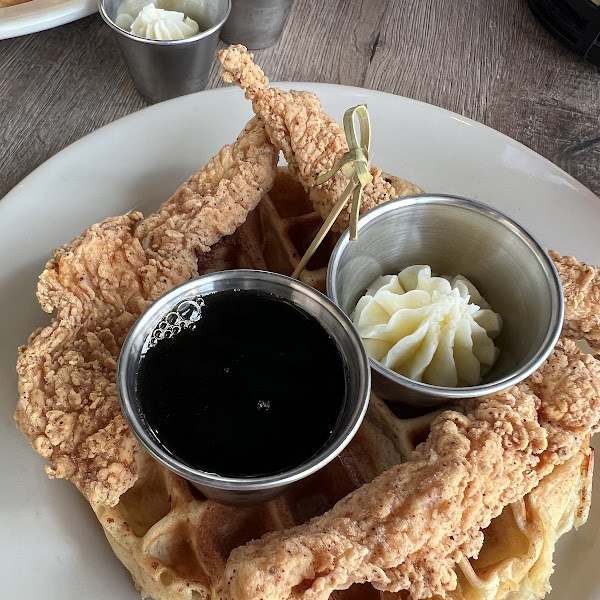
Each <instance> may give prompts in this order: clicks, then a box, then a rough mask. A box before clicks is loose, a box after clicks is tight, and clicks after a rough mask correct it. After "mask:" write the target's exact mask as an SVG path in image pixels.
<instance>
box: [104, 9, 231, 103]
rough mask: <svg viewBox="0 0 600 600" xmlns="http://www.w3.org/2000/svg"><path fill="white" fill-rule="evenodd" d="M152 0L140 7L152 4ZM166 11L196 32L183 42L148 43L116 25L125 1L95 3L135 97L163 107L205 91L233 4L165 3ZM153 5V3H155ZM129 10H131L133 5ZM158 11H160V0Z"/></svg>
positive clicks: (150, 41) (157, 41)
mask: <svg viewBox="0 0 600 600" xmlns="http://www.w3.org/2000/svg"><path fill="white" fill-rule="evenodd" d="M151 2H152V0H147V2H143V1H142V0H140V2H139V3H137V2H136V3H135V6H136V7H137V6H138V4H139V6H140V7H141V6H142V5H146V4H150V3H151ZM164 2H165V4H164V6H165V7H167V6H168V8H169V10H178V11H180V12H183V13H184V14H185V16H186V17H190V18H192V19H193V20H195V21H196V22H197V23H198V24H199V26H200V32H199V33H197V34H196V35H194V36H192V37H189V38H186V39H182V40H148V39H145V38H141V37H138V36H136V35H134V34H132V33H130V32H128V31H125V30H124V29H122V28H121V27H119V26H118V25H117V18H118V16H119V10H120V8H121V6H122V5H123V0H98V9H99V12H100V15H101V16H102V18H103V19H104V21H105V22H106V23H107V25H108V26H109V27H110V28H111V29H112V30H113V31H114V32H115V36H116V40H117V43H118V45H119V48H120V50H121V54H122V55H123V58H124V60H125V62H126V64H127V68H128V69H129V73H130V75H131V78H132V79H133V82H134V84H135V87H136V88H137V90H138V92H139V93H140V94H141V95H142V96H144V98H146V99H147V100H148V101H149V102H162V101H163V100H169V99H171V98H175V97H177V96H183V95H185V94H189V93H192V92H198V91H200V90H203V89H204V88H205V87H206V83H207V81H208V75H209V73H210V69H211V67H212V65H213V64H214V59H215V53H216V48H217V44H218V41H219V33H220V31H221V28H222V27H223V24H224V23H225V21H226V20H227V18H228V17H229V13H230V11H231V0H169V1H168V2H167V0H164ZM154 4H157V0H154ZM132 6H133V5H132ZM158 6H159V7H160V6H163V4H161V3H160V0H158Z"/></svg>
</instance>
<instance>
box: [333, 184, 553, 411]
mask: <svg viewBox="0 0 600 600" xmlns="http://www.w3.org/2000/svg"><path fill="white" fill-rule="evenodd" d="M417 264H418V265H430V266H431V268H432V271H433V272H435V273H436V274H439V275H452V276H453V275H457V274H461V275H463V276H465V277H466V278H467V279H469V280H470V281H471V282H473V284H474V285H475V287H476V288H477V289H478V291H479V292H480V293H481V295H482V296H483V298H485V300H487V302H488V303H489V304H490V305H491V307H492V309H493V310H494V311H495V312H497V313H499V314H500V316H501V317H502V319H503V327H502V331H501V333H500V335H499V337H498V338H496V340H495V343H496V345H497V346H498V347H499V348H500V351H501V353H500V358H499V360H498V362H497V363H496V364H495V365H494V367H493V368H492V369H491V371H490V372H489V373H488V374H487V375H486V377H485V378H484V380H483V382H482V383H481V384H480V385H477V386H472V387H441V386H434V385H428V384H425V383H420V382H417V381H412V380H410V379H407V378H406V377H403V376H402V375H399V374H397V373H395V372H394V371H392V370H390V369H387V368H386V367H384V366H382V365H381V364H380V363H378V362H377V361H376V360H374V359H372V358H370V359H369V361H370V363H371V373H372V377H373V391H374V392H376V393H377V394H379V395H380V396H381V397H383V398H384V399H386V400H389V401H397V402H405V403H409V404H419V405H423V406H432V405H436V404H441V403H443V402H446V401H452V400H456V399H459V398H466V397H469V398H473V397H476V396H483V395H486V394H491V393H493V392H497V391H499V390H502V389H505V388H508V387H510V386H512V385H514V384H516V383H518V382H519V381H521V380H523V379H524V378H525V377H527V376H528V375H530V374H531V373H533V371H535V370H536V369H537V368H538V367H539V366H540V365H541V364H542V362H543V361H544V360H545V359H546V358H547V357H548V355H549V354H550V352H551V351H552V349H553V348H554V346H555V344H556V342H557V340H558V337H559V335H560V331H561V328H562V323H563V316H564V303H563V294H562V286H561V282H560V278H559V277H558V274H557V272H556V269H555V267H554V264H553V263H552V260H551V259H550V257H549V256H548V254H547V253H546V252H545V250H544V249H543V248H542V247H541V246H540V244H539V243H538V242H537V241H536V239H535V238H534V237H533V236H532V235H531V234H530V233H529V232H528V231H526V230H525V229H524V228H523V227H521V226H520V225H519V224H517V223H516V222H515V221H513V220H512V219H510V218H509V217H507V216H506V215H504V214H502V213H501V212H499V211H497V210H495V209H493V208H491V207H490V206H487V205H485V204H482V203H480V202H476V201H474V200H469V199H467V198H461V197H457V196H449V195H423V196H413V197H409V198H399V199H397V200H392V201H390V202H386V203H385V204H382V205H380V206H378V207H376V208H374V209H372V210H370V211H369V212H367V213H366V214H365V215H364V216H362V217H361V219H360V221H359V230H358V240H356V241H354V242H352V241H350V239H349V233H348V232H346V233H344V234H343V235H342V237H341V238H340V240H339V241H338V243H337V245H336V247H335V248H334V250H333V253H332V255H331V259H330V262H329V268H328V273H327V294H328V295H329V297H330V298H331V299H332V300H333V301H334V302H335V303H336V304H337V305H338V306H340V307H341V309H342V310H343V311H344V312H345V313H346V314H348V315H349V314H351V313H352V311H353V310H354V307H355V306H356V303H357V301H358V299H359V298H360V297H361V296H362V295H363V294H364V292H365V291H366V289H367V288H368V287H369V286H370V285H371V284H372V283H373V281H375V280H376V279H377V278H378V277H379V276H381V275H393V274H397V273H398V272H399V271H401V270H402V269H403V268H405V267H408V266H410V265H417Z"/></svg>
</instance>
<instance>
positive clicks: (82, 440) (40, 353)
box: [15, 118, 278, 506]
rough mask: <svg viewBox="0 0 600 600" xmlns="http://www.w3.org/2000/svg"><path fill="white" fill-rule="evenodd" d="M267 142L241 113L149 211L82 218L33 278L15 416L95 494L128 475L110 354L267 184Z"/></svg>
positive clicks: (125, 481)
mask: <svg viewBox="0 0 600 600" xmlns="http://www.w3.org/2000/svg"><path fill="white" fill-rule="evenodd" d="M277 158H278V150H277V149H275V148H274V147H273V145H272V144H271V143H270V141H269V138H268V136H267V135H266V133H265V130H264V125H263V124H262V122H261V121H259V120H258V119H256V118H255V119H253V120H252V121H251V122H250V123H249V124H248V126H247V127H246V129H245V130H244V131H243V132H242V133H241V135H240V137H239V138H238V140H237V141H236V142H235V143H234V144H233V145H232V146H225V147H224V148H223V149H222V150H221V151H220V152H219V154H218V155H217V156H216V157H214V158H213V159H212V160H211V161H210V162H209V163H208V164H207V165H206V167H205V168H204V169H202V170H201V171H200V172H199V173H197V174H196V175H193V176H192V177H191V178H190V179H189V180H188V181H187V182H186V183H184V184H183V185H182V186H181V187H180V188H179V190H177V192H176V193H175V194H174V196H173V197H172V198H171V199H170V200H169V201H168V202H166V203H165V204H164V205H163V206H162V207H161V208H160V209H159V211H158V212H157V213H156V214H154V215H150V216H149V217H148V218H146V219H144V220H142V215H141V214H140V213H137V212H136V213H132V214H130V215H125V216H121V217H115V218H111V219H107V220H106V221H104V222H103V223H100V224H98V225H93V226H92V227H90V228H89V229H88V230H87V231H85V232H84V233H83V234H81V235H80V236H79V237H77V238H76V239H75V240H73V241H72V242H71V243H69V244H67V245H65V246H63V247H62V248H60V249H58V250H56V251H55V253H54V258H53V259H52V260H50V261H49V262H48V264H47V265H46V270H45V271H44V272H43V273H42V275H41V276H40V280H39V284H38V292H37V295H38V299H39V302H40V304H41V306H42V308H43V309H44V310H45V311H46V312H53V311H54V310H56V317H55V318H54V319H53V321H52V323H51V325H50V326H48V327H45V328H44V329H40V330H38V331H35V332H34V333H33V334H32V335H31V337H30V338H29V340H28V343H27V345H26V346H23V347H22V348H20V349H19V358H18V361H17V373H18V376H19V393H20V399H19V402H18V405H17V409H16V413H15V419H16V422H17V425H18V427H19V428H20V429H21V431H22V432H23V433H24V434H25V435H26V436H27V438H28V439H29V440H30V441H31V443H32V445H33V447H34V448H35V449H36V450H37V451H38V452H39V453H40V454H41V455H42V456H44V457H45V458H46V459H48V461H49V463H50V466H48V467H46V471H47V473H48V475H49V476H51V477H66V478H69V479H71V480H72V481H73V482H74V483H75V485H76V486H77V487H78V488H79V489H80V491H81V492H82V493H83V494H84V495H85V496H86V498H87V499H88V500H89V501H90V502H92V503H95V504H98V503H104V504H108V505H111V506H112V505H114V504H116V503H117V502H118V500H119V497H120V496H121V494H122V493H123V492H125V491H126V490H127V489H128V488H129V487H131V486H132V485H133V483H134V482H135V480H136V466H135V457H136V451H137V443H136V441H135V439H134V437H133V435H132V434H131V432H130V431H129V429H128V427H127V426H126V424H125V421H124V418H123V416H122V414H121V411H120V408H119V403H118V398H117V387H116V367H117V358H118V356H119V352H120V349H121V345H122V344H123V341H124V339H125V336H126V335H127V332H128V331H129V329H130V328H131V326H132V325H133V323H134V321H135V320H136V318H137V317H138V316H139V315H140V313H141V312H142V311H143V310H144V309H145V308H146V307H147V306H148V304H149V303H150V302H152V301H153V300H154V299H156V298H157V297H158V296H160V295H161V294H162V293H164V292H166V291H167V290H169V289H171V288H172V287H174V286H175V285H177V284H179V283H182V282H184V281H186V280H188V279H190V278H191V277H194V276H196V275H197V274H198V271H197V268H198V267H197V263H198V259H197V257H198V254H199V253H203V252H206V251H207V250H208V249H209V248H210V247H211V246H212V245H213V244H214V243H216V242H217V241H218V240H219V239H220V238H221V237H222V236H224V235H228V234H230V233H233V232H234V231H235V229H236V228H237V227H238V226H239V225H241V224H242V223H243V222H244V221H245V219H246V215H247V214H248V213H249V212H250V211H251V210H252V209H253V208H254V207H255V206H256V205H257V204H258V202H259V200H260V199H261V197H262V196H263V195H264V194H265V193H266V192H267V191H268V190H269V188H270V187H271V185H272V184H273V181H274V178H275V174H276V165H277Z"/></svg>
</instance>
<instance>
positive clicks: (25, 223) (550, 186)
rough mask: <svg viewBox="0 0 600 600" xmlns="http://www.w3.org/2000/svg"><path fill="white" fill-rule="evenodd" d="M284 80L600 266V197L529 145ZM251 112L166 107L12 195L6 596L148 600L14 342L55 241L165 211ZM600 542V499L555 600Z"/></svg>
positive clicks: (6, 249)
mask: <svg viewBox="0 0 600 600" xmlns="http://www.w3.org/2000/svg"><path fill="white" fill-rule="evenodd" d="M282 87H293V88H296V89H309V90H313V91H315V92H316V93H317V94H318V95H319V97H320V98H321V99H322V101H323V104H324V107H325V109H326V110H328V111H329V112H330V113H331V114H332V115H333V116H334V117H335V118H337V119H338V120H341V118H342V116H343V113H344V110H345V109H346V108H348V107H350V106H353V105H356V104H359V103H362V102H367V103H368V106H369V111H370V114H371V120H372V124H373V136H372V139H373V143H372V148H373V162H374V163H375V164H377V165H378V166H380V167H382V168H383V169H384V170H386V171H388V172H390V173H393V174H397V175H400V176H402V177H405V178H406V179H409V180H411V181H414V182H415V183H418V184H419V185H421V187H423V188H424V189H426V190H428V191H430V192H445V193H452V194H459V195H464V196H469V197H472V198H476V199H478V200H480V201H483V202H486V203H489V204H491V205H493V206H495V207H497V208H499V209H501V210H503V211H504V212H506V213H508V214H509V215H510V216H512V217H513V218H515V219H516V220H518V221H519V222H520V223H522V224H523V225H525V226H526V227H527V228H529V229H530V231H531V232H532V233H533V234H534V235H535V236H537V237H538V239H539V240H540V241H541V242H542V243H543V244H544V245H545V246H546V247H552V248H555V249H557V250H559V251H560V252H563V253H566V254H574V255H576V256H577V257H578V258H580V259H582V260H586V261H588V262H591V263H593V264H600V242H599V241H598V233H597V232H598V226H599V225H600V199H599V198H597V197H596V196H595V195H594V194H592V193H591V192H590V191H589V190H587V189H586V188H584V187H583V186H582V185H581V184H579V183H578V182H577V181H575V180H574V179H573V178H572V177H570V176H569V175H567V174H565V173H564V172H562V171H561V170H560V169H558V168H557V167H556V166H554V165H553V164H551V163H550V162H548V161H547V160H545V159H544V158H541V157H540V156H538V155H537V154H535V153H533V152H532V151H531V150H528V149H527V148H525V147H524V146H522V145H521V144H519V143H517V142H515V141H513V140H511V139H509V138H507V137H505V136H504V135H501V134H500V133H498V132H496V131H493V130H492V129H489V128H487V127H484V126H483V125H480V124H478V123H475V122H473V121H470V120H469V119H466V118H464V117H461V116H459V115H455V114H453V113H450V112H447V111H444V110H441V109H439V108H436V107H433V106H430V105H426V104H423V103H420V102H416V101H413V100H408V99H406V98H401V97H398V96H393V95H389V94H384V93H379V92H374V91H369V90H363V89H357V88H348V87H341V86H334V85H324V84H306V83H301V84H286V85H285V86H282ZM250 116H251V110H250V105H249V103H248V102H247V101H246V100H244V98H243V94H242V92H241V91H240V90H238V89H234V88H227V89H219V90H212V91H208V92H201V93H198V94H194V95H190V96H185V97H183V98H178V99H176V100H172V101H169V102H165V103H162V104H156V105H154V106H151V107H149V108H145V109H144V110H141V111H139V112H137V113H135V114H132V115H130V116H128V117H125V118H123V119H121V120H119V121H117V122H115V123H112V124H110V125H107V126H106V127H103V128H102V129H100V130H98V131H96V132H94V133H92V134H90V135H88V136H87V137H85V138H83V139H82V140H80V141H78V142H77V143H75V144H73V145H72V146H70V147H69V148H67V149H65V150H63V151H62V152H60V153H59V154H57V155H56V156H55V157H53V158H52V159H51V160H49V161H48V162H46V163H45V164H43V165H42V166H41V167H39V168H38V169H36V170H35V171H34V172H33V173H32V174H31V175H29V177H27V178H26V179H25V180H24V181H23V182H22V183H21V184H19V185H18V186H17V187H16V188H15V189H13V190H12V191H11V192H10V193H9V194H8V195H7V196H6V197H5V198H4V199H3V200H2V201H0V315H1V317H2V323H3V325H2V336H1V338H0V339H1V341H0V390H1V392H2V396H1V397H2V402H1V404H0V408H1V414H0V472H1V473H2V490H3V493H2V494H0V564H2V569H3V573H4V577H3V581H2V591H3V593H2V596H3V597H6V598H19V599H20V600H38V599H39V598H45V599H47V600H52V599H54V598H57V599H59V598H60V600H80V599H81V598H85V599H86V600H100V599H103V600H104V599H105V598H118V599H119V600H137V599H138V598H139V595H138V594H137V592H136V591H135V589H134V587H133V584H132V582H131V579H130V577H129V575H128V573H127V572H126V571H125V569H124V568H123V567H122V566H121V565H120V563H119V561H118V560H117V559H116V558H115V557H114V555H113V554H112V551H111V550H110V548H109V546H108V543H107V542H106V540H105V539H104V536H103V533H102V530H101V528H100V526H99V525H98V524H97V522H96V519H95V517H94V515H93V513H92V511H91V509H90V508H89V507H88V505H87V503H86V501H85V500H84V499H83V497H82V496H81V495H80V494H79V493H78V492H77V491H76V489H75V487H74V486H73V485H72V484H71V483H69V482H66V481H50V480H48V479H46V476H45V475H44V473H43V464H44V461H43V460H42V459H41V458H40V457H39V456H38V455H37V454H35V452H34V451H33V450H32V449H31V448H30V447H29V444H28V443H27V442H26V440H25V439H24V438H23V436H22V435H21V434H20V433H19V432H18V431H17V430H16V428H15V426H14V423H13V418H12V414H13V411H14V407H15V402H16V399H17V391H16V389H17V380H16V376H15V370H14V365H15V361H16V354H17V351H16V349H17V346H18V345H19V344H22V343H24V342H25V340H26V338H27V336H28V334H29V333H30V332H31V331H32V330H33V329H34V328H36V327H37V326H39V325H41V324H44V323H47V322H48V319H49V317H48V315H45V314H44V313H42V311H41V309H40V308H39V306H38V304H37V302H36V299H35V286H36V281H37V276H38V274H39V273H40V272H41V271H42V269H43V266H44V263H45V262H46V261H47V260H48V258H49V257H50V250H51V249H52V248H54V247H57V246H59V245H61V244H63V243H65V242H67V241H69V240H70V239H71V238H73V237H74V236H75V235H76V234H78V233H79V232H81V231H82V230H84V229H85V228H86V227H87V226H89V225H90V224H92V223H94V222H97V221H100V220H102V219H103V218H105V217H107V216H110V215H115V214H121V213H124V212H126V211H128V210H130V209H132V208H134V207H135V208H140V209H142V210H143V211H145V212H147V211H149V210H151V209H154V208H156V207H157V206H158V205H159V204H160V203H161V202H162V201H164V200H166V199H167V198H168V197H169V196H170V195H171V194H172V192H173V191H174V190H175V189H176V188H177V186H178V185H179V184H180V183H181V182H182V181H184V180H185V178H186V177H187V176H189V175H190V174H191V173H193V172H194V171H196V170H198V169H199V168H200V167H201V166H202V165H204V164H205V163H206V162H207V161H208V159H209V158H210V157H211V156H212V155H213V154H215V153H216V152H217V151H218V150H219V148H220V147H221V146H222V145H223V144H225V143H229V142H232V141H233V140H234V139H235V137H236V136H237V135H238V133H239V132H240V130H241V129H242V127H243V125H244V124H245V122H246V120H247V119H249V118H250ZM597 463H600V461H597ZM598 493H600V492H598ZM599 499H600V496H599ZM599 541H600V502H599V501H598V499H596V500H595V503H594V505H593V506H592V514H591V516H590V519H589V521H588V523H587V524H586V525H585V527H583V528H581V529H580V531H578V532H577V533H575V532H571V533H569V534H567V535H566V536H565V537H564V538H563V539H562V540H561V542H560V544H559V549H558V551H557V556H556V562H557V563H558V566H557V568H556V573H555V574H554V576H553V578H552V584H553V585H554V588H555V590H554V592H553V593H552V594H551V595H550V598H551V600H558V599H561V598H562V599H564V600H566V599H567V598H578V600H588V599H592V598H600V573H599V572H598V568H597V564H596V562H597V559H596V557H597V556H598V550H599V548H598V546H599Z"/></svg>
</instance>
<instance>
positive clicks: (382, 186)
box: [219, 45, 423, 231]
mask: <svg viewBox="0 0 600 600" xmlns="http://www.w3.org/2000/svg"><path fill="white" fill-rule="evenodd" d="M219 60H220V61H221V64H222V65H223V70H222V71H221V78H222V79H223V81H225V82H228V83H236V84H237V85H239V86H240V87H241V88H243V89H244V90H245V91H246V93H245V95H246V98H248V99H249V100H251V101H252V107H253V110H254V112H255V114H256V115H258V116H259V117H260V118H261V119H262V120H263V121H264V123H265V125H266V128H267V133H268V134H269V137H270V138H271V141H272V142H273V144H274V145H275V146H277V148H279V149H280V150H281V151H282V152H283V155H284V156H285V159H286V160H287V163H288V166H289V169H290V172H291V173H292V175H293V176H294V177H295V178H296V179H297V180H298V181H299V182H300V183H301V184H302V185H303V186H304V189H305V190H306V191H308V192H310V199H311V201H312V203H313V206H314V207H315V210H317V212H318V213H319V214H320V215H321V217H322V218H323V220H325V218H326V217H327V216H328V215H329V213H330V212H331V209H332V208H333V206H334V205H335V203H336V202H337V200H338V199H339V197H340V196H341V195H342V193H343V191H344V189H345V188H346V186H347V185H348V179H347V178H346V177H345V176H344V175H343V174H342V173H341V172H340V171H338V172H337V173H336V174H335V175H334V176H333V177H332V178H331V179H330V180H329V181H327V182H325V183H324V184H322V185H317V183H316V182H317V178H318V177H319V175H321V174H323V173H326V172H327V171H329V170H330V169H331V168H332V167H333V166H334V165H335V164H337V163H338V161H339V160H340V159H341V158H342V156H343V155H344V154H345V153H346V152H348V144H347V142H346V136H345V134H344V129H343V128H342V127H341V125H339V123H337V122H336V121H335V120H334V119H332V118H331V117H330V116H329V115H328V114H327V113H326V112H325V111H324V110H323V108H322V107H321V102H320V101H319V99H318V98H317V97H316V96H315V95H314V94H312V93H310V92H297V91H291V92H284V91H282V90H280V89H277V88H268V87H267V85H268V83H269V80H268V78H267V77H265V74H264V73H263V71H262V69H261V68H260V67H259V66H258V65H256V64H255V63H254V55H253V54H252V53H250V52H248V50H247V49H246V48H245V47H244V46H241V45H236V46H230V47H229V48H226V49H224V50H221V51H220V52H219ZM371 175H372V177H373V179H372V181H371V183H369V184H368V185H367V186H365V188H364V189H363V195H362V203H361V210H360V212H361V214H362V213H364V212H366V211H368V210H370V209H371V208H374V207H375V206H377V205H379V204H381V203H383V202H386V201H387V200H390V199H392V198H398V197H400V196H408V195H411V194H422V193H423V190H422V189H421V188H420V187H418V186H416V185H415V184H413V183H410V182H409V181H405V180H403V179H400V178H398V177H393V178H390V177H386V176H384V174H383V173H382V171H381V169H378V168H377V167H373V166H372V167H371ZM349 219H350V206H346V207H345V209H344V210H343V211H342V213H341V214H340V216H339V217H338V218H337V220H336V222H335V224H334V226H333V230H334V231H344V230H345V229H346V228H347V227H348V224H349Z"/></svg>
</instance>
